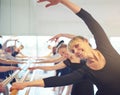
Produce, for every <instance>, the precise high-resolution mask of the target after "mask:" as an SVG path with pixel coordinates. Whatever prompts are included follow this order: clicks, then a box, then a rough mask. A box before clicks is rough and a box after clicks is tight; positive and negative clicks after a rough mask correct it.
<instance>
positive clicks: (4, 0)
mask: <svg viewBox="0 0 120 95" xmlns="http://www.w3.org/2000/svg"><path fill="white" fill-rule="evenodd" d="M36 1H37V0H0V34H1V35H40V36H48V35H49V36H51V35H55V34H57V33H61V32H64V33H65V32H66V33H73V34H80V35H84V36H87V37H91V34H90V33H89V32H88V29H87V27H86V26H85V25H84V24H83V22H81V20H79V18H78V17H77V16H75V15H74V14H72V13H71V11H69V10H68V9H67V8H65V7H63V6H62V5H60V4H59V5H57V6H54V7H50V8H45V7H44V5H45V4H46V3H41V4H37V3H36ZM72 1H74V2H75V3H77V4H79V5H81V6H82V7H83V8H85V9H86V10H88V11H89V12H90V13H92V15H93V16H94V17H95V18H96V19H97V20H98V21H99V22H100V24H101V25H102V26H103V27H104V29H105V30H106V31H108V32H107V34H108V36H120V28H119V26H120V6H119V4H120V0H72Z"/></svg>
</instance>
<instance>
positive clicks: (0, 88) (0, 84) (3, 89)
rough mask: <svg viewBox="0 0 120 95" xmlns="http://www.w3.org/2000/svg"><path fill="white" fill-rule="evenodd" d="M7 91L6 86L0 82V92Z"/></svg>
mask: <svg viewBox="0 0 120 95" xmlns="http://www.w3.org/2000/svg"><path fill="white" fill-rule="evenodd" d="M4 91H5V87H4V86H3V84H2V83H0V92H4Z"/></svg>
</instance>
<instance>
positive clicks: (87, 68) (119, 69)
mask: <svg viewBox="0 0 120 95" xmlns="http://www.w3.org/2000/svg"><path fill="white" fill-rule="evenodd" d="M46 1H48V2H49V3H48V4H47V5H46V7H49V6H53V5H57V4H59V3H60V4H62V5H64V6H66V7H67V8H69V9H70V10H71V11H72V12H73V13H74V14H75V15H76V16H78V17H79V18H80V19H82V20H83V21H84V23H85V24H86V25H87V27H88V29H89V30H90V32H91V33H92V34H93V36H94V39H95V42H96V46H97V48H96V49H93V48H92V47H91V46H90V44H89V42H88V40H87V39H86V38H85V37H82V36H75V35H71V34H64V33H61V34H57V35H55V36H54V37H52V38H51V39H50V40H51V41H57V40H58V39H59V38H60V37H67V38H71V40H70V42H69V43H68V45H67V46H66V47H67V49H68V51H67V52H69V53H70V56H68V55H69V54H68V53H66V55H65V57H66V56H67V57H66V58H65V60H62V61H61V62H62V63H60V64H61V65H60V64H57V65H56V66H55V67H56V68H55V69H58V67H59V68H64V67H66V66H69V67H70V68H71V69H72V72H71V73H69V74H66V75H64V76H52V77H48V78H43V79H39V80H34V81H30V82H23V83H13V85H12V87H11V91H12V90H22V89H24V88H25V87H32V86H36V87H56V86H65V85H70V84H73V86H74V85H75V84H76V83H78V84H79V85H77V87H80V88H81V91H80V92H78V93H77V94H75V93H74V94H72V95H93V88H92V86H93V84H94V85H96V87H97V89H98V90H97V92H96V95H120V90H119V89H120V81H119V80H120V55H119V53H118V52H117V51H116V50H115V49H114V48H113V47H112V45H111V43H110V41H109V39H108V37H107V35H106V34H105V32H104V30H103V29H102V27H101V26H100V24H99V23H98V22H97V21H96V20H95V19H94V18H93V17H92V16H91V15H90V13H88V12H87V11H86V10H85V9H83V8H81V7H79V6H78V5H76V4H74V3H73V2H71V1H69V0H39V1H38V3H41V2H46ZM63 15H64V14H63ZM73 32H74V31H73ZM66 47H65V49H66ZM59 50H60V49H59ZM59 50H58V52H60V51H59ZM74 57H75V58H74ZM73 63H75V64H73ZM77 65H78V66H77ZM76 66H77V67H76ZM51 68H52V67H51ZM40 69H42V68H41V67H40ZM52 69H53V68H52ZM81 82H82V84H81ZM87 83H88V84H87ZM84 86H85V88H82V87H84ZM89 88H90V89H89ZM82 91H83V92H82ZM85 92H86V94H82V93H85Z"/></svg>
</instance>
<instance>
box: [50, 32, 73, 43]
mask: <svg viewBox="0 0 120 95" xmlns="http://www.w3.org/2000/svg"><path fill="white" fill-rule="evenodd" d="M60 37H65V38H69V39H72V38H74V37H75V35H73V34H67V33H66V34H63V33H60V34H57V35H55V36H53V37H52V38H51V39H49V40H50V41H55V42H57V41H58V39H59V38H60Z"/></svg>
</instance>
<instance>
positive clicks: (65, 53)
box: [58, 47, 69, 58]
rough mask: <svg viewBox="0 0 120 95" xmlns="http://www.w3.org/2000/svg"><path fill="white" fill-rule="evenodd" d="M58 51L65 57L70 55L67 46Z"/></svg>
mask: <svg viewBox="0 0 120 95" xmlns="http://www.w3.org/2000/svg"><path fill="white" fill-rule="evenodd" d="M58 53H59V54H60V55H61V56H63V57H65V58H68V56H69V54H68V51H67V47H66V48H60V49H59V51H58Z"/></svg>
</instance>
